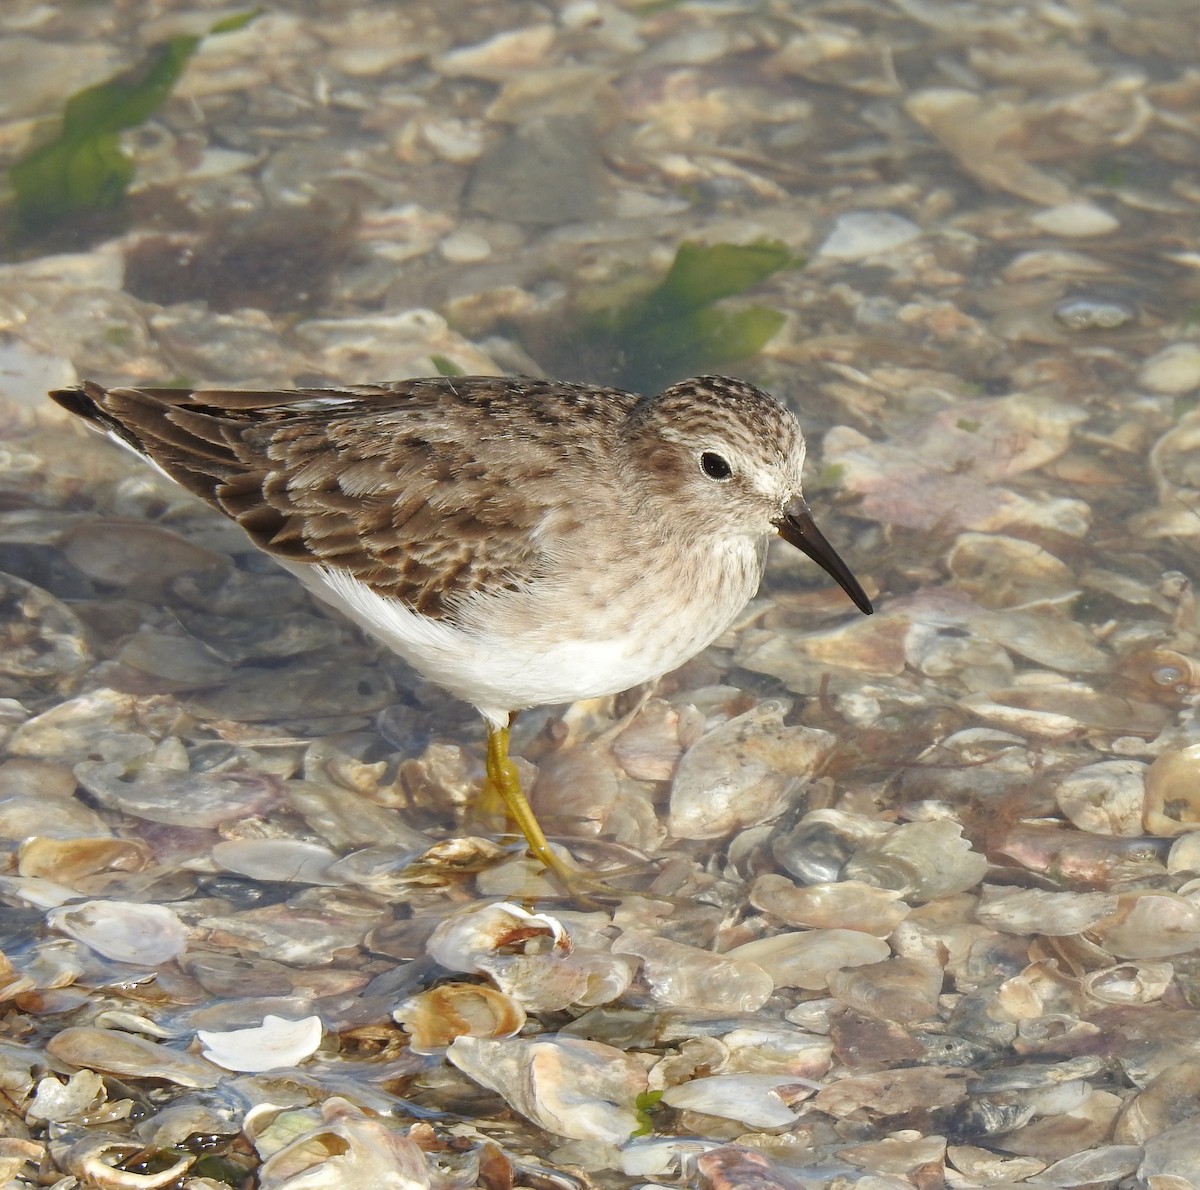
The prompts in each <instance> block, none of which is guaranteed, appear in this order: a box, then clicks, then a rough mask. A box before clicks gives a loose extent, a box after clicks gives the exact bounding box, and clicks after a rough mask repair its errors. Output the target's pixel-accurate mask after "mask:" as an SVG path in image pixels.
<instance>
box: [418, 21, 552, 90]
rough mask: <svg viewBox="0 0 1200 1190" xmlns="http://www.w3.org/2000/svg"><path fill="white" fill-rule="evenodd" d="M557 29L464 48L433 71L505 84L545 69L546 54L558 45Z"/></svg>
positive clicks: (517, 32)
mask: <svg viewBox="0 0 1200 1190" xmlns="http://www.w3.org/2000/svg"><path fill="white" fill-rule="evenodd" d="M555 36H556V30H555V28H554V26H553V25H529V26H527V27H526V28H524V29H509V30H506V31H505V32H503V33H497V34H496V35H495V36H494V37H490V38H489V39H488V40H487V41H481V42H479V43H478V44H477V45H467V46H462V47H461V48H459V49H455V50H450V51H449V52H447V53H445V54H440V55H438V56H437V57H435V58H434V59H433V68H434V69H435V70H436V71H437V72H438V73H439V74H442V75H446V76H447V77H450V78H455V77H461V76H466V77H469V78H481V79H491V80H493V81H502V80H503V79H505V78H507V77H509V76H510V75H513V74H519V73H520V72H521V71H523V70H530V69H532V68H534V67H538V66H545V63H546V54H547V53H548V51H549V49H550V47H551V46H552V45H553V44H554V38H555Z"/></svg>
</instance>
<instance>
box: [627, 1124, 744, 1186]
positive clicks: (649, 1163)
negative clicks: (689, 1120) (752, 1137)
mask: <svg viewBox="0 0 1200 1190" xmlns="http://www.w3.org/2000/svg"><path fill="white" fill-rule="evenodd" d="M722 1144H723V1142H722V1141H719V1140H704V1139H702V1138H700V1137H696V1136H652V1137H644V1138H643V1137H639V1138H637V1139H635V1140H632V1141H630V1142H629V1143H628V1144H626V1145H623V1146H622V1148H621V1172H622V1173H623V1174H624V1175H625V1176H626V1177H629V1178H649V1177H655V1176H661V1175H663V1174H673V1175H678V1174H680V1173H681V1172H682V1171H683V1169H684V1168H687V1167H690V1165H691V1163H692V1162H693V1161H694V1160H695V1159H696V1157H698V1156H699V1155H700V1154H701V1153H707V1152H708V1151H709V1150H710V1149H715V1148H719V1147H720V1146H721V1145H722ZM647 1190H653V1185H652V1184H650V1185H648V1187H647Z"/></svg>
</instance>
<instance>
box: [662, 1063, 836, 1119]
mask: <svg viewBox="0 0 1200 1190" xmlns="http://www.w3.org/2000/svg"><path fill="white" fill-rule="evenodd" d="M804 1083H805V1080H802V1079H796V1078H794V1077H791V1076H788V1075H778V1074H713V1075H710V1076H709V1077H707V1078H694V1079H692V1080H691V1081H690V1082H686V1083H679V1084H677V1085H676V1086H674V1087H667V1088H666V1090H664V1091H663V1095H662V1099H663V1102H664V1103H665V1104H667V1105H668V1106H669V1107H674V1108H676V1109H678V1110H681V1111H697V1112H704V1114H705V1115H709V1116H720V1117H722V1118H723V1119H726V1120H737V1121H738V1122H739V1123H741V1124H745V1125H746V1127H747V1128H785V1127H787V1125H789V1124H794V1123H795V1122H796V1120H797V1119H798V1118H799V1115H798V1113H797V1112H794V1111H793V1110H792V1109H791V1108H790V1107H788V1105H787V1104H786V1103H785V1102H784V1101H783V1098H782V1097H781V1096H780V1095H779V1094H778V1091H779V1088H781V1087H789V1088H797V1089H798V1088H799V1087H801V1086H803V1085H804ZM816 1085H817V1084H813V1085H812V1086H810V1087H809V1088H808V1092H809V1093H810V1094H811V1092H812V1090H813V1088H814V1087H815V1086H816ZM796 1097H798V1096H789V1098H796Z"/></svg>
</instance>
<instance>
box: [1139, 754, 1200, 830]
mask: <svg viewBox="0 0 1200 1190" xmlns="http://www.w3.org/2000/svg"><path fill="white" fill-rule="evenodd" d="M1142 816H1143V818H1144V821H1145V826H1146V830H1148V831H1149V832H1150V833H1151V834H1152V835H1165V836H1168V837H1170V836H1174V835H1183V834H1187V833H1190V832H1192V831H1195V830H1196V829H1197V828H1200V744H1190V745H1188V746H1187V747H1186V748H1178V749H1175V750H1173V751H1170V752H1164V753H1162V755H1161V756H1159V757H1158V758H1157V759H1156V760H1155V761H1154V763H1153V764H1152V765H1150V767H1149V769H1148V770H1146V774H1145V800H1144V805H1143V807H1142Z"/></svg>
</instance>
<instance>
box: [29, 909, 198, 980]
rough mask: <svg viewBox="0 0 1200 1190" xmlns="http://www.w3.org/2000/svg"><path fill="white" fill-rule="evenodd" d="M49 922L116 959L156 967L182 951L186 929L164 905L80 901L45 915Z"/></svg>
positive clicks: (186, 938)
mask: <svg viewBox="0 0 1200 1190" xmlns="http://www.w3.org/2000/svg"><path fill="white" fill-rule="evenodd" d="M46 920H47V922H48V923H49V925H50V926H52V927H53V928H54V929H56V930H61V931H62V932H63V933H64V934H67V935H68V936H69V937H71V938H75V939H76V940H77V941H79V942H83V943H84V944H85V945H87V946H90V947H91V948H92V950H94V951H96V953H97V954H102V955H104V956H105V958H109V959H115V960H116V961H117V962H119V963H135V964H138V965H139V966H146V967H156V966H158V965H159V964H160V963H165V962H167V961H168V960H170V959H173V958H175V957H176V956H178V955H181V954H182V953H183V952H184V950H185V949H186V947H187V940H188V930H187V927H186V926H185V925H184V924H183V922H181V921H180V920H179V918H178V916H177V915H176V914H175V912H174V911H173V910H171V909H168V908H167V907H166V906H165V905H139V904H136V903H133V902H128V901H83V902H81V903H79V904H74V905H64V906H63V907H62V908H60V909H54V910H52V911H51V912H50V913H49V914H47V916H46Z"/></svg>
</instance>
